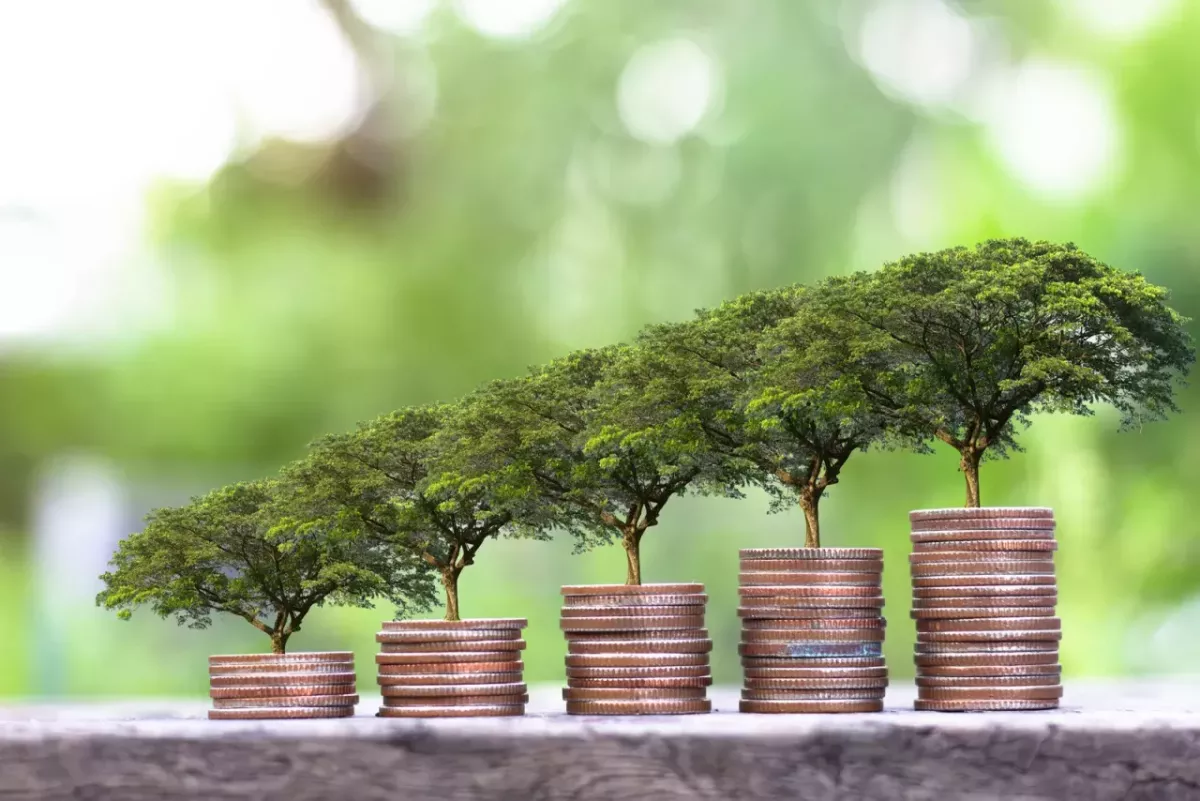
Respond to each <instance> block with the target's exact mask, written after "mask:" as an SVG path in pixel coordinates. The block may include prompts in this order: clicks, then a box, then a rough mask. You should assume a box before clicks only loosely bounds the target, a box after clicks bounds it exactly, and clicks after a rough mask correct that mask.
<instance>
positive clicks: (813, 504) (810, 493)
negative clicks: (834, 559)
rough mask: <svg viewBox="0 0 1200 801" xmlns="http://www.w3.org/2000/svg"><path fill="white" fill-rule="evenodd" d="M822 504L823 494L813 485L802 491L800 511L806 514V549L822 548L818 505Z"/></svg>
mask: <svg viewBox="0 0 1200 801" xmlns="http://www.w3.org/2000/svg"><path fill="white" fill-rule="evenodd" d="M820 502H821V493H820V492H817V491H816V490H815V489H814V488H813V487H812V485H811V484H810V485H808V486H806V487H804V489H802V490H800V509H801V510H802V511H803V512H804V547H805V548H820V547H821V518H820V516H819V515H818V510H817V505H818V504H820Z"/></svg>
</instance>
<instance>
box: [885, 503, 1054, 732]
mask: <svg viewBox="0 0 1200 801" xmlns="http://www.w3.org/2000/svg"><path fill="white" fill-rule="evenodd" d="M909 521H910V523H911V524H912V534H911V536H912V541H913V553H912V555H911V556H910V557H909V561H910V563H911V570H912V583H913V610H912V616H913V617H914V618H915V619H916V621H917V645H916V654H915V661H916V665H917V702H916V708H917V709H919V710H925V711H931V712H983V711H1018V710H1034V709H1054V708H1056V707H1057V706H1058V703H1059V699H1060V698H1061V697H1062V684H1061V673H1062V669H1061V668H1060V667H1059V664H1058V644H1059V640H1060V639H1061V637H1062V623H1061V621H1060V620H1059V619H1058V618H1057V617H1055V616H1054V608H1055V604H1056V602H1057V600H1058V587H1057V584H1056V580H1055V576H1054V561H1053V559H1054V551H1055V550H1056V549H1057V548H1058V544H1057V543H1056V542H1055V540H1054V513H1053V512H1052V511H1051V510H1050V509H1045V508H1040V507H1020V508H986V507H985V508H968V509H926V510H920V511H915V512H911V513H909Z"/></svg>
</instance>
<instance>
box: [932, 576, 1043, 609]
mask: <svg viewBox="0 0 1200 801" xmlns="http://www.w3.org/2000/svg"><path fill="white" fill-rule="evenodd" d="M1009 596H1016V597H1018V598H1033V597H1046V598H1051V599H1053V600H1055V601H1057V600H1058V587H1057V586H1055V582H1054V581H1046V582H1043V583H1041V584H1030V585H1025V586H1022V585H1020V584H1010V585H1004V586H980V585H978V584H976V585H966V586H962V587H953V586H951V587H924V588H916V589H914V590H913V600H914V601H915V600H917V599H931V598H1007V597H1009ZM1005 603H1007V601H1006V602H1005ZM997 605H999V604H997Z"/></svg>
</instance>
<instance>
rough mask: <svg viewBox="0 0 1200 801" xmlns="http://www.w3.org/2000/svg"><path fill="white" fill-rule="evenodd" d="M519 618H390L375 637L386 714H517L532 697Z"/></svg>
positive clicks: (404, 716) (414, 715) (506, 715)
mask: <svg viewBox="0 0 1200 801" xmlns="http://www.w3.org/2000/svg"><path fill="white" fill-rule="evenodd" d="M526 623H527V622H526V621H525V620H524V619H521V618H496V619H490V620H483V619H477V620H455V621H448V620H390V621H386V622H384V624H383V631H381V632H379V633H378V634H376V635H375V639H376V641H377V642H379V643H380V649H381V651H382V652H381V653H379V654H376V656H375V661H376V663H377V664H378V668H379V679H378V680H379V687H380V692H381V693H382V694H383V706H382V707H381V708H380V710H379V717H385V718H463V717H511V716H515V715H524V714H525V704H526V703H527V702H528V701H529V694H528V689H527V687H526V686H525V683H524V669H525V663H524V662H522V661H521V651H522V650H524V648H525V640H523V639H521V630H522V629H524V628H525V626H526Z"/></svg>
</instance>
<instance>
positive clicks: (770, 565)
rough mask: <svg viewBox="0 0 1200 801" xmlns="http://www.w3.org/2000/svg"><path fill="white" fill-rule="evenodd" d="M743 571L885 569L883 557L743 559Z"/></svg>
mask: <svg viewBox="0 0 1200 801" xmlns="http://www.w3.org/2000/svg"><path fill="white" fill-rule="evenodd" d="M739 568H740V569H741V570H742V571H749V572H763V571H770V572H779V573H789V572H797V573H817V572H831V573H867V574H870V575H879V573H881V572H882V571H883V560H882V559H743V560H741V562H740V563H739Z"/></svg>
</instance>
